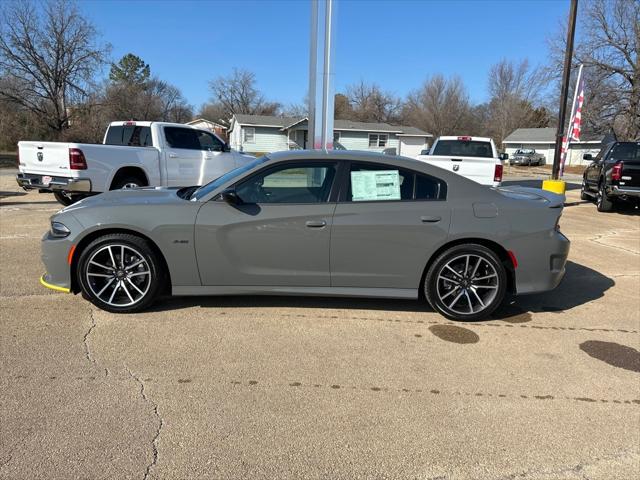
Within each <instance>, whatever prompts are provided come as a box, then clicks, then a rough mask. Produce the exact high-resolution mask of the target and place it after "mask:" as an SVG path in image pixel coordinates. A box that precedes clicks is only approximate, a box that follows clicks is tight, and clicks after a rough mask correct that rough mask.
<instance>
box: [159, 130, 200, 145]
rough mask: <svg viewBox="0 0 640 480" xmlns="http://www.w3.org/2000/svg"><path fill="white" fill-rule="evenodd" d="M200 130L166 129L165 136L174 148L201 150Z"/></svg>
mask: <svg viewBox="0 0 640 480" xmlns="http://www.w3.org/2000/svg"><path fill="white" fill-rule="evenodd" d="M198 133H199V131H198V130H194V129H193V128H180V127H165V128H164V136H165V138H166V140H167V144H168V145H169V146H170V147H172V148H182V149H185V150H200V149H201V147H200V140H199V139H198Z"/></svg>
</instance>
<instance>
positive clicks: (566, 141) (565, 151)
mask: <svg viewBox="0 0 640 480" xmlns="http://www.w3.org/2000/svg"><path fill="white" fill-rule="evenodd" d="M582 67H584V65H583V64H580V68H579V69H578V79H577V80H576V88H575V90H574V92H573V103H572V104H571V117H569V125H567V135H566V136H565V137H564V142H563V146H562V156H561V158H560V172H559V173H560V177H562V175H564V164H565V162H566V161H567V154H568V153H569V144H570V143H571V137H572V132H571V131H572V129H573V122H574V121H575V119H576V113H577V112H576V101H577V100H578V93H579V92H578V90H579V89H580V79H581V78H582Z"/></svg>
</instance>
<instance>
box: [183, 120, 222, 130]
mask: <svg viewBox="0 0 640 480" xmlns="http://www.w3.org/2000/svg"><path fill="white" fill-rule="evenodd" d="M202 122H204V123H209V124H211V125H214V126H216V127H219V128H224V129H227V128H229V126H228V125H225V124H223V123H220V122H214V121H212V120H207V119H206V118H194V119H193V120H191V121H190V122H187V123H186V125H195V124H196V123H202Z"/></svg>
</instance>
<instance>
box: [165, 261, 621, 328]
mask: <svg viewBox="0 0 640 480" xmlns="http://www.w3.org/2000/svg"><path fill="white" fill-rule="evenodd" d="M566 268H567V273H566V275H565V277H564V279H563V281H562V283H561V284H560V285H559V286H558V288H556V289H555V290H552V291H550V292H545V293H540V294H534V295H525V296H519V297H514V298H507V299H505V302H504V303H503V305H502V306H501V307H500V308H499V309H498V310H496V312H494V313H493V315H492V316H491V318H489V319H488V320H487V321H492V320H493V321H495V320H501V321H505V322H509V323H525V322H528V321H531V320H532V313H539V312H558V313H560V312H563V311H565V310H570V309H572V308H574V307H577V306H580V305H583V304H585V303H588V302H591V301H593V300H596V299H598V298H600V297H602V296H603V295H604V292H605V291H607V290H608V289H609V288H611V287H613V286H614V285H615V282H614V281H613V280H612V279H611V278H609V277H606V276H604V275H602V274H601V273H599V272H597V271H595V270H593V269H591V268H588V267H585V266H584V265H580V264H577V263H574V262H567V267H566ZM193 306H200V307H203V308H252V307H267V308H269V307H271V308H273V307H285V308H292V307H293V308H320V309H325V308H326V309H336V310H375V311H392V312H393V311H395V312H416V313H419V312H433V309H432V308H431V307H430V306H429V305H428V304H427V303H426V301H417V300H387V299H375V298H330V297H329V298H328V297H296V296H290V297H286V296H260V295H253V296H229V297H224V296H218V297H174V298H167V299H163V300H162V301H160V302H158V303H157V304H156V306H155V307H153V310H154V311H166V310H173V309H180V308H189V307H193ZM443 320H444V317H443Z"/></svg>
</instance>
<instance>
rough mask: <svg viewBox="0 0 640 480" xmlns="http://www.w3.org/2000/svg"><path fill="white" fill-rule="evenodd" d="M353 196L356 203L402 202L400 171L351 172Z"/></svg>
mask: <svg viewBox="0 0 640 480" xmlns="http://www.w3.org/2000/svg"><path fill="white" fill-rule="evenodd" d="M351 195H352V200H353V201H354V202H363V201H368V200H400V172H399V171H398V170H374V171H369V172H351Z"/></svg>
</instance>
